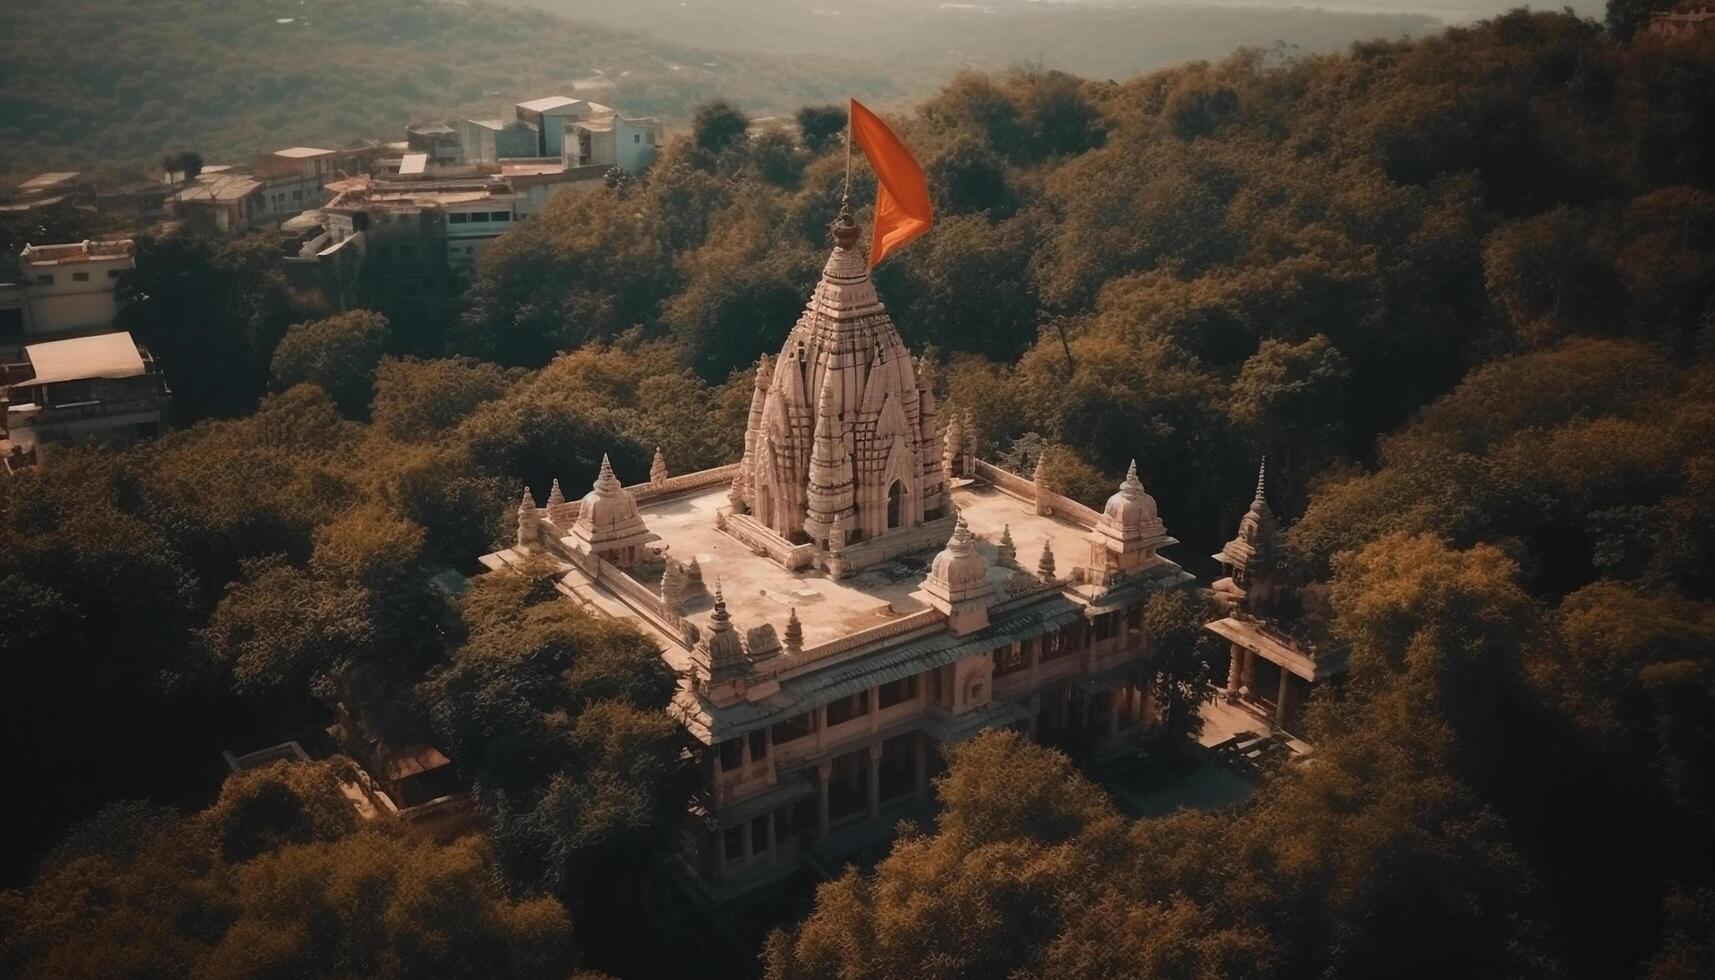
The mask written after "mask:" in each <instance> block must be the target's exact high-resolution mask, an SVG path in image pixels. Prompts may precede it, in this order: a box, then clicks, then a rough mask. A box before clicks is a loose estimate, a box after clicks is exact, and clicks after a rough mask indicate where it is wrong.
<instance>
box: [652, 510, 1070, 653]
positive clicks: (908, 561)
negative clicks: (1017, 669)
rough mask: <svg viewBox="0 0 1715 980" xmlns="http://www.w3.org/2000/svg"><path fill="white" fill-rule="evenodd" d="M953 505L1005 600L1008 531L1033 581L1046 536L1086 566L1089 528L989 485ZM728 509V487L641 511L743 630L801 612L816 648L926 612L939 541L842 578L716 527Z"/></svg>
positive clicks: (699, 612) (1065, 557)
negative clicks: (921, 595) (926, 587)
mask: <svg viewBox="0 0 1715 980" xmlns="http://www.w3.org/2000/svg"><path fill="white" fill-rule="evenodd" d="M953 499H954V501H955V502H956V503H957V504H958V506H959V511H960V513H962V514H963V515H964V517H965V523H966V524H967V525H969V527H970V529H971V533H972V534H973V535H975V536H976V538H977V541H976V545H977V551H978V552H979V553H981V554H982V556H983V557H984V558H985V559H987V561H988V562H989V579H990V581H992V582H994V583H995V590H996V594H997V595H998V596H1004V595H1005V594H1006V591H1007V590H1006V589H1005V588H1004V585H1005V583H1006V581H1007V580H1008V579H1009V578H1010V577H1011V576H1013V575H1015V574H1017V573H1016V572H1015V571H1011V570H1008V569H1005V568H1001V567H1000V566H999V564H998V562H997V550H996V548H997V543H998V542H999V541H1000V536H1001V531H1002V529H1003V528H1005V527H1007V526H1010V527H1011V529H1012V540H1013V543H1014V545H1015V546H1016V547H1017V549H1018V564H1019V566H1020V567H1021V568H1022V569H1024V570H1025V571H1027V572H1030V573H1031V574H1032V575H1033V576H1034V573H1035V571H1036V562H1037V559H1038V558H1040V557H1041V555H1042V542H1043V541H1044V540H1045V539H1046V540H1051V541H1052V542H1053V543H1054V559H1055V564H1056V567H1057V568H1058V569H1059V570H1060V572H1061V574H1065V572H1066V571H1067V570H1068V569H1070V568H1071V567H1072V565H1073V564H1074V563H1076V562H1078V561H1081V560H1083V559H1084V558H1085V557H1086V553H1087V551H1088V550H1089V530H1088V529H1087V528H1085V527H1083V526H1082V525H1079V524H1076V523H1074V522H1072V521H1069V520H1066V519H1064V518H1061V517H1040V516H1038V515H1037V514H1036V508H1035V505H1034V504H1033V503H1032V502H1030V501H1026V500H1020V499H1019V498H1017V497H1014V496H1011V495H1009V494H1007V493H1005V492H1003V491H1001V490H1000V489H998V488H996V487H994V486H991V485H990V484H988V483H984V482H981V481H973V482H968V483H961V484H958V485H956V486H955V488H954V490H953ZM726 505H727V487H726V486H724V485H723V486H718V487H713V488H710V489H708V490H704V491H700V492H697V493H692V494H685V495H683V496H677V497H666V498H662V499H659V500H647V501H643V502H640V503H639V504H638V511H639V513H641V514H642V516H643V520H644V523H646V524H648V526H649V530H651V531H653V532H654V533H656V534H659V535H660V536H661V543H662V544H665V545H666V546H667V554H668V555H669V556H670V557H673V558H677V559H678V560H680V561H686V562H688V561H690V559H691V557H692V556H693V555H695V556H696V559H697V563H698V564H699V565H700V566H702V572H703V583H704V585H706V586H707V587H708V590H709V592H710V593H711V594H712V593H713V591H714V587H715V583H716V582H717V581H718V582H719V583H720V586H721V593H722V595H723V597H724V598H725V599H726V603H727V612H728V613H730V614H731V615H732V621H733V625H734V626H735V627H737V628H738V629H740V630H748V629H750V628H752V627H756V626H761V625H762V624H763V623H772V624H773V625H774V630H775V632H776V633H781V634H783V633H784V632H785V630H786V618H787V615H788V613H789V612H790V610H791V609H792V607H794V606H796V607H797V609H798V619H799V622H801V623H802V624H803V627H804V645H805V646H806V647H813V646H816V645H818V644H821V643H826V642H828V641H831V640H835V639H838V638H840V637H843V636H846V635H848V634H850V633H853V632H856V631H858V630H863V629H869V628H871V627H874V626H879V625H881V624H883V623H886V622H888V621H889V620H893V619H898V618H899V617H902V616H908V615H910V614H912V613H916V612H921V611H922V610H924V609H925V608H927V606H926V605H925V604H924V603H923V602H921V601H920V600H918V599H916V598H913V597H912V593H914V592H916V591H918V590H919V589H920V588H921V587H922V584H923V577H924V576H925V575H927V574H928V571H929V563H930V562H931V561H932V560H933V559H934V557H935V555H936V553H937V552H939V551H940V550H941V547H942V546H941V545H940V544H936V545H934V546H932V547H929V548H926V549H924V550H922V551H918V552H913V553H910V554H906V555H900V556H898V557H896V558H893V559H891V560H889V561H886V562H883V563H882V564H880V565H874V566H871V567H869V568H866V569H864V570H863V571H861V572H859V573H857V574H854V575H851V576H849V577H847V578H844V579H841V580H838V581H836V580H833V579H830V578H828V577H827V576H826V575H825V574H824V573H822V572H820V571H814V570H806V571H800V572H792V571H787V570H786V569H784V568H782V567H781V566H779V565H777V564H775V563H774V562H773V561H771V560H770V559H768V558H766V557H763V556H761V555H757V554H755V553H753V552H752V551H751V550H750V549H749V548H748V547H746V546H745V544H744V543H743V542H741V541H739V540H738V539H737V538H734V537H732V536H730V535H728V534H726V533H725V532H724V531H721V530H720V529H718V528H716V527H715V511H716V510H717V509H718V508H721V507H725V506H726ZM649 584H651V585H653V584H654V583H649ZM712 609H713V603H712V600H711V599H710V598H708V597H705V596H697V597H694V598H692V599H690V600H689V601H688V602H687V603H686V606H685V618H686V619H688V620H690V621H692V622H694V623H696V624H697V625H698V626H699V627H701V628H702V629H703V630H704V631H705V632H706V631H707V629H708V619H709V613H710V612H711V611H712ZM668 656H669V659H670V660H674V659H675V658H682V657H683V652H682V651H680V650H679V649H678V648H676V647H669V650H668ZM687 663H688V661H687ZM674 666H675V667H683V666H684V665H683V664H679V663H674Z"/></svg>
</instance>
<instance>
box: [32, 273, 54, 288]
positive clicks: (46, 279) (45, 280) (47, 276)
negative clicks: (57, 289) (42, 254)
mask: <svg viewBox="0 0 1715 980" xmlns="http://www.w3.org/2000/svg"><path fill="white" fill-rule="evenodd" d="M53 284H54V277H53V273H50V272H44V273H42V274H41V275H38V276H37V277H36V285H38V286H52V285H53Z"/></svg>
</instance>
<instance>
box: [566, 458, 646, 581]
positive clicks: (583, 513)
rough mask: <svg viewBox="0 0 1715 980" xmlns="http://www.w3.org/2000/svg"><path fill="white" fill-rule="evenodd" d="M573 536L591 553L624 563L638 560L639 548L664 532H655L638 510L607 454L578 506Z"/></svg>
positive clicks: (635, 502)
mask: <svg viewBox="0 0 1715 980" xmlns="http://www.w3.org/2000/svg"><path fill="white" fill-rule="evenodd" d="M572 537H574V538H576V539H577V540H578V541H579V542H581V543H582V544H583V546H584V547H585V548H586V549H587V550H588V551H589V552H590V553H591V554H595V555H600V556H601V557H603V558H605V559H607V560H608V561H612V562H617V563H619V564H621V565H631V564H633V563H635V562H636V561H637V553H638V549H639V548H641V547H642V546H643V545H645V544H648V543H649V542H651V541H655V540H657V539H658V538H659V537H660V535H658V534H653V533H651V532H650V530H649V528H648V527H647V526H646V525H645V524H644V523H643V516H642V515H641V514H639V513H638V512H637V501H636V500H635V499H634V498H633V497H632V496H631V494H630V493H628V492H626V489H625V487H624V486H623V485H622V484H621V483H620V482H619V477H617V476H614V475H613V464H612V463H611V462H609V461H608V458H607V454H606V453H603V454H602V457H601V472H600V473H599V474H597V476H596V478H595V484H594V485H593V486H592V487H591V488H590V492H589V493H587V494H585V495H584V499H583V502H582V503H581V504H579V506H578V519H577V520H576V521H574V522H573V523H572Z"/></svg>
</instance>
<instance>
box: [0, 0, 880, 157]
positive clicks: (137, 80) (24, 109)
mask: <svg viewBox="0 0 1715 980" xmlns="http://www.w3.org/2000/svg"><path fill="white" fill-rule="evenodd" d="M115 9H116V5H115V4H112V3H104V2H100V0H67V2H65V3H61V4H56V5H55V6H54V9H53V13H52V16H43V14H42V10H41V9H40V8H32V7H30V6H27V5H17V6H14V5H5V6H4V7H3V8H0V145H4V146H5V147H6V149H5V150H4V151H0V171H4V170H9V169H13V168H19V167H25V166H30V165H34V164H53V165H74V166H86V167H87V166H95V165H98V164H122V163H126V162H132V161H136V160H152V159H155V158H156V157H158V156H159V154H161V153H162V152H164V151H167V150H170V149H174V148H178V147H193V148H196V149H199V150H201V152H202V153H203V155H204V157H205V158H207V159H209V160H210V161H214V160H221V159H227V158H231V157H234V156H242V155H247V154H249V153H252V152H255V151H257V150H261V149H266V148H271V147H278V146H288V145H291V144H293V143H316V144H322V143H326V144H341V143H345V142H349V141H351V140H355V139H358V138H362V137H372V136H373V137H380V136H385V137H388V138H394V139H397V138H401V135H402V132H403V129H404V127H405V125H406V123H407V122H409V121H410V120H412V119H423V118H439V117H441V116H444V115H448V114H451V113H455V112H462V111H483V110H486V111H495V110H498V109H500V108H501V107H502V106H506V105H509V104H510V103H512V102H514V101H516V100H518V99H521V98H525V97H528V96H531V95H539V94H542V93H544V92H550V91H561V92H563V91H567V90H572V89H575V90H577V91H579V92H582V93H585V94H587V95H589V96H591V97H594V98H600V99H602V100H604V101H608V102H612V103H614V104H617V105H620V106H623V107H624V108H625V109H626V110H627V111H629V112H634V113H654V114H658V115H662V116H666V117H669V118H684V117H687V116H688V115H689V110H690V107H691V106H692V105H693V104H694V103H695V102H696V101H697V100H698V99H700V98H703V97H705V96H706V94H707V93H709V92H711V91H719V92H723V93H726V94H728V95H729V96H731V97H733V98H735V99H738V100H741V101H742V102H744V103H745V104H746V105H748V106H753V107H756V108H759V109H768V108H775V109H787V108H791V107H793V106H795V105H797V104H798V103H799V102H801V101H805V100H817V99H827V98H836V97H839V96H843V95H845V94H846V93H847V92H850V91H860V92H864V93H869V94H872V95H878V94H884V93H886V92H888V91H889V90H890V88H891V85H890V83H889V82H888V81H887V80H886V79H884V78H882V77H880V76H879V74H877V73H874V72H868V71H866V70H862V69H858V68H856V67H847V66H843V65H840V64H835V63H831V62H829V61H828V60H826V59H814V60H812V59H809V58H798V59H793V58H779V57H768V58H760V57H740V56H735V55H728V54H722V55H718V56H716V55H711V54H709V53H707V52H705V51H699V50H694V49H692V48H688V47H681V46H678V45H674V44H670V43H661V42H657V41H655V40H652V39H650V38H646V37H642V36H638V35H635V34H631V33H627V32H624V31H620V30H614V29H611V28H605V27H595V26H591V25H588V24H579V23H574V22H571V21H567V20H564V19H560V18H557V17H554V16H551V15H548V14H544V13H540V12H533V11H519V10H502V9H498V8H494V7H488V6H484V5H481V4H474V5H473V4H466V3H459V4H456V5H454V4H441V3H432V2H427V0H218V2H211V0H140V2H137V3H132V4H127V5H125V6H124V7H123V10H124V18H123V22H124V26H125V30H124V31H123V32H116V31H115V30H114V27H115V23H116V20H115Z"/></svg>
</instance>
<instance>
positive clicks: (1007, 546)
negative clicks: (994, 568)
mask: <svg viewBox="0 0 1715 980" xmlns="http://www.w3.org/2000/svg"><path fill="white" fill-rule="evenodd" d="M995 551H996V552H998V554H997V556H996V558H997V561H996V564H998V565H1000V567H1002V568H1017V567H1018V546H1017V545H1015V544H1013V543H1012V525H1011V524H1002V525H1001V528H1000V543H999V544H997V545H996V546H995Z"/></svg>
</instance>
